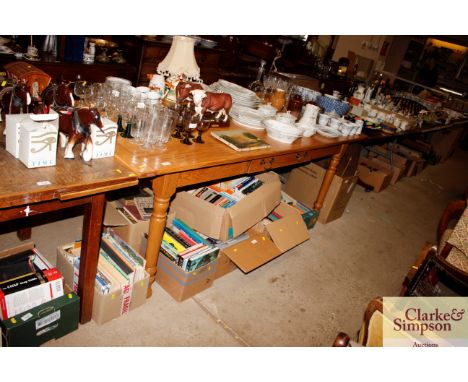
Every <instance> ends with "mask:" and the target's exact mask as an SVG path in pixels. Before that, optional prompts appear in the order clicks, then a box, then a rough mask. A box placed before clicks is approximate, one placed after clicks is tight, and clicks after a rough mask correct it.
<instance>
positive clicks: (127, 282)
mask: <svg viewBox="0 0 468 382" xmlns="http://www.w3.org/2000/svg"><path fill="white" fill-rule="evenodd" d="M101 244H102V243H101ZM99 253H100V256H102V257H103V259H104V260H105V261H107V262H108V263H109V264H110V265H111V266H112V267H113V268H114V269H115V271H116V272H117V273H118V274H119V275H120V278H121V279H122V282H121V288H122V305H121V309H120V314H125V313H128V312H129V310H130V301H131V296H132V286H133V281H134V272H131V273H126V272H125V271H124V270H122V268H120V267H119V265H118V264H116V262H115V261H114V260H113V258H112V257H110V255H109V254H108V253H106V252H105V251H104V250H103V249H102V248H101V249H100V251H99Z"/></svg>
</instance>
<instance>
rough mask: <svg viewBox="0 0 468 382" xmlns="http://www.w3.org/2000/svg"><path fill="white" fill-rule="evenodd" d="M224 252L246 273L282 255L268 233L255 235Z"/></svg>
mask: <svg viewBox="0 0 468 382" xmlns="http://www.w3.org/2000/svg"><path fill="white" fill-rule="evenodd" d="M223 252H224V254H225V255H226V256H227V257H229V258H230V259H231V260H232V261H233V262H234V264H236V265H237V266H238V267H239V268H240V269H241V270H242V271H243V272H244V273H248V272H250V271H252V270H254V269H255V268H258V267H259V266H260V265H263V264H265V263H266V262H268V261H270V260H271V259H274V258H275V257H277V256H279V255H281V253H282V252H281V251H280V249H279V248H278V247H277V246H276V245H275V244H274V243H273V242H272V241H271V240H270V238H269V237H268V235H267V234H266V233H264V234H259V235H253V236H251V237H249V238H248V239H246V240H244V241H242V242H240V243H238V244H236V245H233V246H231V247H228V248H225V249H223Z"/></svg>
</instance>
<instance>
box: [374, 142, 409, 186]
mask: <svg viewBox="0 0 468 382" xmlns="http://www.w3.org/2000/svg"><path fill="white" fill-rule="evenodd" d="M372 152H373V153H376V154H378V155H381V156H382V157H383V158H386V162H389V161H390V158H391V161H392V164H393V166H395V167H399V168H400V170H401V171H400V179H401V178H402V177H404V176H406V175H407V173H408V168H409V165H410V161H409V160H408V159H407V158H406V157H405V156H403V155H399V154H397V153H396V152H395V151H390V150H389V149H388V148H386V147H384V146H372V151H371V153H372Z"/></svg>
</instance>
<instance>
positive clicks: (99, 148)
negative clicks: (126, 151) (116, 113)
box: [91, 118, 117, 159]
mask: <svg viewBox="0 0 468 382" xmlns="http://www.w3.org/2000/svg"><path fill="white" fill-rule="evenodd" d="M101 121H102V124H103V127H102V129H101V128H99V127H97V126H96V125H94V124H93V125H91V139H92V142H93V154H92V158H93V159H97V158H107V157H113V156H114V153H115V144H116V142H117V124H116V123H115V122H113V121H111V120H110V119H107V118H101Z"/></svg>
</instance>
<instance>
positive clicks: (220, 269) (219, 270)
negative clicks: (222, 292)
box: [214, 251, 237, 280]
mask: <svg viewBox="0 0 468 382" xmlns="http://www.w3.org/2000/svg"><path fill="white" fill-rule="evenodd" d="M236 269H237V266H236V264H234V263H233V262H232V260H231V259H230V258H229V257H228V256H226V254H225V253H224V252H223V251H220V252H219V255H218V264H217V266H216V272H215V275H214V279H215V280H217V279H219V278H220V277H223V276H224V275H227V274H228V273H231V272H232V271H234V270H236Z"/></svg>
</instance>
